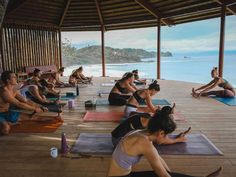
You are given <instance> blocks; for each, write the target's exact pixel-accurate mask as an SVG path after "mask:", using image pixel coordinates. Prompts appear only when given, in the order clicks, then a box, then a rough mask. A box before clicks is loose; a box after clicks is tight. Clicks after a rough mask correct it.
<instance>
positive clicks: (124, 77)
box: [120, 72, 134, 81]
mask: <svg viewBox="0 0 236 177" xmlns="http://www.w3.org/2000/svg"><path fill="white" fill-rule="evenodd" d="M133 76H134V74H133V73H131V72H127V73H125V74H124V75H123V77H122V78H121V79H120V81H125V80H127V79H129V78H131V77H133Z"/></svg>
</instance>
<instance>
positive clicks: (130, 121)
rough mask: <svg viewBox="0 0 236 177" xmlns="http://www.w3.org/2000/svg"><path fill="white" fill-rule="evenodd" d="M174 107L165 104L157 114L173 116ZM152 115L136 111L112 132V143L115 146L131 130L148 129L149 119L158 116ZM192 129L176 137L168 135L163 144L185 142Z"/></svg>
mask: <svg viewBox="0 0 236 177" xmlns="http://www.w3.org/2000/svg"><path fill="white" fill-rule="evenodd" d="M174 107H175V104H174V105H173V107H170V106H164V107H162V109H161V110H158V111H157V112H156V113H155V114H161V115H168V114H169V115H170V116H173V113H174ZM155 114H154V115H153V116H151V115H150V114H149V113H135V114H133V115H131V116H129V117H128V118H127V119H125V120H124V121H122V122H121V123H120V124H119V125H118V126H117V127H116V128H115V129H114V130H113V131H112V132H111V135H112V143H113V145H114V146H116V145H117V144H118V143H119V141H120V140H121V139H122V138H123V137H124V136H125V135H126V134H127V133H129V132H131V131H134V130H140V129H142V130H143V129H146V128H147V125H148V122H149V120H150V119H151V118H152V117H156V115H155ZM190 130H191V127H189V129H188V130H187V131H184V132H181V133H180V134H179V135H177V136H176V137H175V138H174V139H172V138H168V136H166V140H165V141H164V142H163V144H174V143H178V142H185V141H186V138H185V135H186V134H187V133H189V131H190Z"/></svg>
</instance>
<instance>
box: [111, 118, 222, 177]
mask: <svg viewBox="0 0 236 177" xmlns="http://www.w3.org/2000/svg"><path fill="white" fill-rule="evenodd" d="M175 129H176V124H175V122H174V121H173V120H172V118H171V117H170V115H169V114H155V116H154V117H152V118H151V119H150V120H149V122H148V125H147V129H145V130H136V131H132V132H130V133H128V134H126V135H125V136H124V137H123V138H122V139H121V140H120V141H119V143H118V145H117V146H116V148H115V150H114V151H113V154H112V157H111V162H110V166H109V169H108V173H107V176H108V177H193V176H191V175H186V174H181V173H176V172H173V171H172V170H171V169H170V168H169V167H168V165H167V164H166V162H165V161H164V159H163V158H162V157H161V156H160V154H159V153H158V151H157V149H156V148H155V146H154V144H153V143H157V144H163V143H164V142H165V141H166V136H167V135H168V134H170V133H172V132H173V131H174V130H175ZM142 157H143V158H145V159H147V161H148V163H149V164H150V166H151V168H152V170H149V171H148V170H146V171H145V170H143V171H132V169H133V167H134V165H135V164H137V163H138V162H139V161H140V160H141V158H142ZM221 170H222V167H220V168H218V169H217V170H216V171H214V172H213V173H211V174H209V175H206V177H216V176H218V175H219V174H220V172H221Z"/></svg>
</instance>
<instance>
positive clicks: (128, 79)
mask: <svg viewBox="0 0 236 177" xmlns="http://www.w3.org/2000/svg"><path fill="white" fill-rule="evenodd" d="M133 81H134V75H133V74H132V73H126V74H125V75H124V76H123V77H122V78H121V79H120V80H118V81H117V82H116V84H115V85H114V87H113V88H112V89H111V92H110V94H109V97H108V101H109V103H110V105H115V106H123V105H125V104H126V103H127V100H128V99H129V98H130V96H131V95H129V93H134V92H135V91H136V90H137V88H136V87H135V86H134V85H133Z"/></svg>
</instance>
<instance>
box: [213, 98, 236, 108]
mask: <svg viewBox="0 0 236 177" xmlns="http://www.w3.org/2000/svg"><path fill="white" fill-rule="evenodd" d="M212 98H214V99H215V100H217V101H220V102H222V103H224V104H226V105H229V106H236V97H233V98H221V97H216V96H214V97H212Z"/></svg>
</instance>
